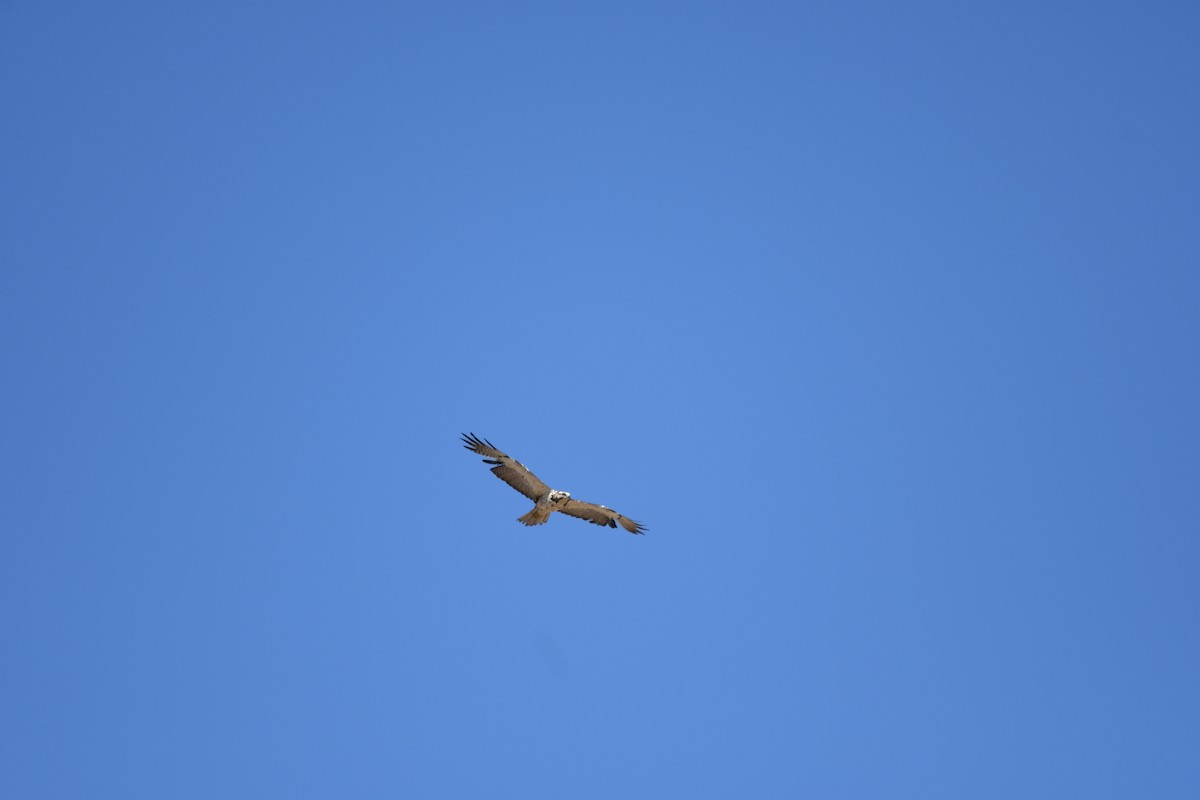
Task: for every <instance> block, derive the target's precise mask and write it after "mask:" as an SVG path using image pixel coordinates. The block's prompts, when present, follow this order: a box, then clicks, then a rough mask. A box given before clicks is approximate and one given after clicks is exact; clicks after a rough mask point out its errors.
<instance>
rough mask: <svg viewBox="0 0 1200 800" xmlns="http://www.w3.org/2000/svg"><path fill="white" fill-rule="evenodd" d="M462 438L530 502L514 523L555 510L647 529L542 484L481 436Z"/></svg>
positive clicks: (536, 521) (540, 519)
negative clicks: (525, 512) (531, 505)
mask: <svg viewBox="0 0 1200 800" xmlns="http://www.w3.org/2000/svg"><path fill="white" fill-rule="evenodd" d="M462 440H463V447H465V448H467V449H468V450H470V451H471V452H472V453H475V454H477V455H481V456H484V457H485V458H484V459H483V463H485V464H494V465H495V466H493V467H492V474H494V475H495V476H496V477H497V478H499V479H500V480H502V481H504V482H505V483H507V484H508V485H509V486H511V487H512V488H514V489H516V490H517V491H518V492H520V493H521V494H523V495H525V496H526V497H528V498H529V499H530V500H532V501H533V502H534V504H535V505H534V506H533V510H532V511H530V512H529V513H528V514H524V515H523V516H520V517H517V522H520V523H522V524H525V525H542V524H545V522H546V521H547V520H549V519H550V515H551V514H553V513H554V512H555V511H559V512H561V513H563V514H566V515H567V516H569V517H578V518H579V519H585V520H587V521H588V522H590V523H592V524H593V525H604V526H605V527H608V528H615V527H617V525H618V524H620V526H621V527H622V528H624V529H625V530H627V531H629V532H630V533H637V534H642V533H645V532H646V530H647V529H646V526H645V525H642V524H641V523H639V522H634V521H633V520H631V519H630V518H629V517H626V516H623V515H621V514H618V513H617V512H616V511H613V510H612V509H611V508H609V507H608V506H601V505H597V504H595V503H585V502H583V501H582V500H575V499H573V498H572V497H571V493H570V492H562V491H559V490H558V489H551V488H550V487H549V486H547V485H546V484H544V483H542V481H541V480H540V479H539V478H538V476H537V475H534V474H533V473H532V472H530V471H529V468H528V467H526V466H525V465H524V464H522V463H521V462H520V461H517V460H516V459H515V458H512V457H511V456H509V455H508V454H507V453H504V452H502V451H501V450H500V449H499V448H498V447H496V445H494V444H492V443H491V442H489V441H488V440H487V439H481V438H480V437H478V436H476V435H475V434H473V433H464V434H463V435H462Z"/></svg>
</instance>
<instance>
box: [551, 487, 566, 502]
mask: <svg viewBox="0 0 1200 800" xmlns="http://www.w3.org/2000/svg"><path fill="white" fill-rule="evenodd" d="M570 499H571V493H570V492H560V491H559V490H558V489H552V490H551V491H550V502H551V503H554V504H555V505H558V504H561V503H565V502H567V501H568V500H570Z"/></svg>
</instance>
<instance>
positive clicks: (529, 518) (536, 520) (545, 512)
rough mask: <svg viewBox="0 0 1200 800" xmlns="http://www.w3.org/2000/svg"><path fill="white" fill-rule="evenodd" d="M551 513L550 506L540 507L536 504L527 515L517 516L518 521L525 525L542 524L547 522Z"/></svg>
mask: <svg viewBox="0 0 1200 800" xmlns="http://www.w3.org/2000/svg"><path fill="white" fill-rule="evenodd" d="M551 513H552V512H551V510H550V509H548V508H538V507H537V506H534V507H533V510H532V511H530V512H529V513H528V514H526V515H525V516H523V517H517V522H520V523H522V524H524V525H542V524H544V523H545V522H546V520H548V519H550V514H551Z"/></svg>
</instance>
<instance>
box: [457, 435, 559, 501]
mask: <svg viewBox="0 0 1200 800" xmlns="http://www.w3.org/2000/svg"><path fill="white" fill-rule="evenodd" d="M462 440H463V442H465V444H464V445H463V447H465V448H467V449H468V450H470V451H471V452H472V453H478V454H479V455H481V456H485V458H484V459H483V463H485V464H495V465H496V466H494V467H492V473H493V474H494V475H495V476H496V477H497V478H499V479H500V480H502V481H504V482H505V483H507V484H508V485H509V486H511V487H513V488H514V489H516V490H517V491H518V492H520V493H521V494H523V495H525V496H526V497H528V498H529V499H530V500H535V501H536V500H537V499H538V498H540V497H542V496H544V495H545V494H546V492H548V491H550V487H549V486H547V485H546V484H544V483H542V482H541V481H540V480H538V476H537V475H534V474H533V473H532V472H530V471H529V468H528V467H526V466H525V465H524V464H522V463H521V462H520V461H517V460H516V459H515V458H512V457H510V456H508V455H507V454H505V453H502V452H500V450H498V449H497V448H496V445H494V444H492V443H491V442H489V441H488V440H487V439H480V438H479V437H478V436H476V435H475V434H473V433H465V434H463V437H462Z"/></svg>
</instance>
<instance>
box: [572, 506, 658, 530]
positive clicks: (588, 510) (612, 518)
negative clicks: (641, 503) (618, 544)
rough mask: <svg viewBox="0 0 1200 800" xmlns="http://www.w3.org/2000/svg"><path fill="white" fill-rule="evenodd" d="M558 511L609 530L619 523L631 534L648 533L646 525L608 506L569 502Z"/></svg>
mask: <svg viewBox="0 0 1200 800" xmlns="http://www.w3.org/2000/svg"><path fill="white" fill-rule="evenodd" d="M558 510H559V511H561V512H562V513H564V514H569V515H570V516H572V517H579V518H580V519H586V520H587V521H588V522H590V523H592V524H593V525H604V526H606V527H609V528H615V527H617V523H618V522H619V523H621V527H622V528H624V529H625V530H627V531H629V532H630V533H645V532H646V526H645V525H641V524H639V523H637V522H634V521H633V520H631V519H630V518H629V517H624V516H621V515H620V514H618V513H617V512H615V511H613V510H612V509H611V508H609V507H608V506H598V505H596V504H595V503H585V502H583V501H582V500H568V501H567V502H566V503H564V504H563V505H562V507H560V508H559V509H558Z"/></svg>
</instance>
